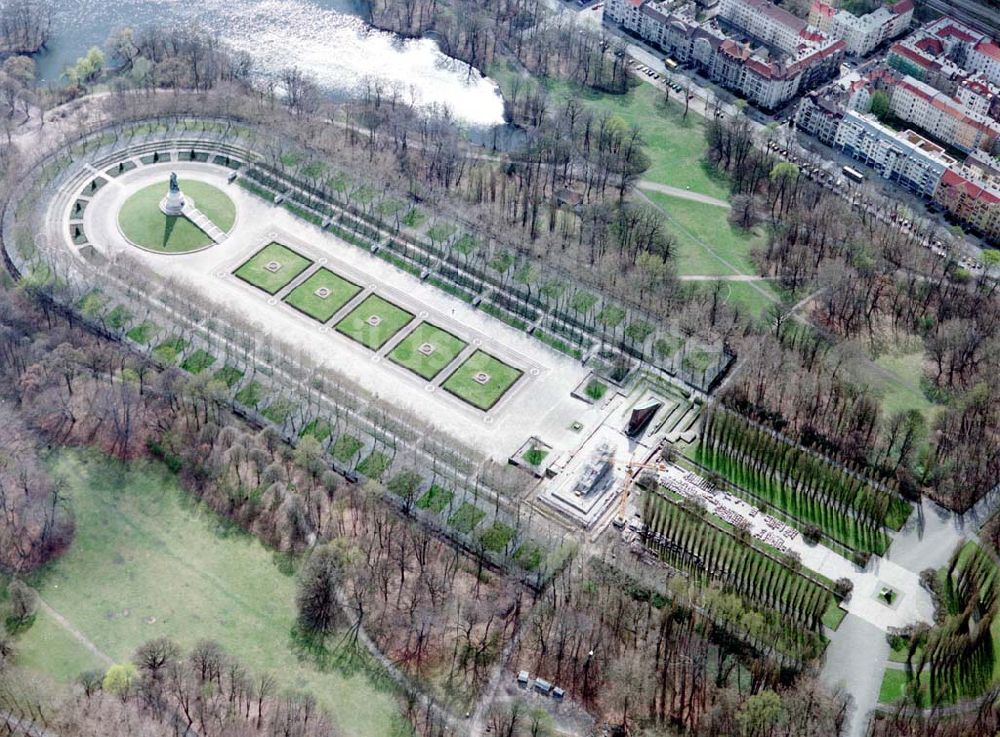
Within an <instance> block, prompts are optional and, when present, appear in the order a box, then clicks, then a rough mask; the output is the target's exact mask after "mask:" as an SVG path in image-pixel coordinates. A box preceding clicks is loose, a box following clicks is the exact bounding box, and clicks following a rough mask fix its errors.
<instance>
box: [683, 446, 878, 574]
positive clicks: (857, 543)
mask: <svg viewBox="0 0 1000 737" xmlns="http://www.w3.org/2000/svg"><path fill="white" fill-rule="evenodd" d="M693 457H694V460H695V461H697V462H698V463H700V464H702V465H703V466H705V467H707V468H710V469H711V470H713V471H715V472H716V473H719V474H721V475H722V476H723V477H724V478H726V479H728V480H729V481H731V482H733V484H735V485H736V486H737V487H743V488H745V489H747V490H748V491H750V492H751V493H753V494H754V495H756V496H757V497H758V498H759V499H760V500H763V501H766V502H768V503H769V504H773V505H774V506H775V507H776V508H778V509H779V510H781V511H783V512H786V513H788V514H789V515H791V516H792V517H795V518H796V519H799V520H802V521H804V522H807V523H809V522H811V523H813V524H815V525H817V526H818V527H819V528H820V529H821V530H822V531H823V534H824V535H827V536H829V537H830V539H831V540H833V541H835V542H838V543H840V544H841V545H845V546H847V547H848V548H851V549H853V550H860V551H866V550H867V551H871V552H873V553H875V554H876V555H881V554H882V553H884V552H885V551H886V548H888V545H889V539H888V537H887V536H886V534H885V532H883V531H878V532H875V533H872V532H870V531H868V530H867V529H865V528H864V526H863V525H860V524H859V523H858V520H857V519H855V518H854V517H852V516H850V515H849V514H845V513H841V512H838V511H837V510H834V509H832V508H831V507H829V506H828V505H825V504H822V503H820V502H819V500H815V499H813V500H808V499H806V500H804V499H801V498H800V497H799V495H797V494H795V493H793V492H792V490H791V489H789V488H788V487H787V486H786V485H785V484H783V483H781V482H779V481H771V482H769V483H766V484H761V483H758V482H757V480H756V475H755V474H754V473H752V472H751V470H750V468H749V467H748V466H747V465H746V464H745V463H741V462H739V461H737V460H735V459H733V458H728V457H726V456H723V455H721V454H719V453H712V452H711V451H708V450H706V449H705V448H704V447H703V446H701V445H698V446H696V447H695V450H694V456H693ZM734 491H739V489H738V488H736V489H734ZM750 501H754V500H753V499H751V500H750ZM758 503H759V502H758Z"/></svg>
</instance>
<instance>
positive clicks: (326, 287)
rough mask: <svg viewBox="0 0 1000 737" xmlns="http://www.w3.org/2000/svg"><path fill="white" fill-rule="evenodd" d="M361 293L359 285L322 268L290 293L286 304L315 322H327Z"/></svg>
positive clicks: (286, 298)
mask: <svg viewBox="0 0 1000 737" xmlns="http://www.w3.org/2000/svg"><path fill="white" fill-rule="evenodd" d="M360 291H361V287H359V286H358V285H357V284H354V283H352V282H349V281H347V279H344V278H342V277H340V276H338V275H337V274H335V273H333V272H332V271H330V270H329V269H327V268H321V269H319V270H317V271H316V273H314V274H313V275H312V276H310V277H309V278H308V279H306V280H305V281H304V282H302V283H301V284H299V286H297V287H295V289H293V290H292V291H291V292H289V293H288V296H287V297H285V302H287V303H288V304H290V305H291V306H292V307H294V308H295V309H297V310H299V311H300V312H303V313H305V314H306V315H309V317H311V318H313V319H314V320H319V321H320V322H326V321H327V320H329V319H330V318H331V317H333V316H334V315H335V314H336V312H337V310H339V309H340V308H341V307H343V306H344V305H346V304H347V303H348V302H350V301H351V300H352V299H353V298H354V296H355V295H356V294H357V293H358V292H360Z"/></svg>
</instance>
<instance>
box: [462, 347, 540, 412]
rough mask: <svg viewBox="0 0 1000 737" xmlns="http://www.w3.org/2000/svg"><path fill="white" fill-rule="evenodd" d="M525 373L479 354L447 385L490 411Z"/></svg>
mask: <svg viewBox="0 0 1000 737" xmlns="http://www.w3.org/2000/svg"><path fill="white" fill-rule="evenodd" d="M523 373H524V372H523V371H521V370H520V369H516V368H514V367H513V366H508V365H507V364H506V363H504V362H503V361H501V360H500V359H499V358H495V357H494V356H491V355H490V354H489V353H486V352H485V351H476V352H475V353H473V354H472V355H471V356H469V358H468V360H466V361H465V363H463V364H462V365H461V366H459V367H458V368H457V369H455V372H454V373H453V374H452V375H451V376H449V377H448V379H447V380H446V381H445V382H444V384H443V386H444V388H445V389H446V390H447V391H449V392H451V393H452V394H454V395H455V396H456V397H459V398H460V399H464V400H465V401H466V402H468V403H469V404H471V405H472V406H474V407H478V408H479V409H481V410H488V409H489V408H490V407H492V406H493V405H494V404H496V403H497V402H498V401H500V397H502V396H503V395H504V394H506V393H507V390H508V389H510V388H511V387H512V386H514V384H515V383H517V380H518V379H520V378H521V374H523Z"/></svg>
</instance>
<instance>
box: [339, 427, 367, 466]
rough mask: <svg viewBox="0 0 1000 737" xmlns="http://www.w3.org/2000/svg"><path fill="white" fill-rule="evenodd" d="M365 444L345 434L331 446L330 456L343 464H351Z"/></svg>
mask: <svg viewBox="0 0 1000 737" xmlns="http://www.w3.org/2000/svg"><path fill="white" fill-rule="evenodd" d="M363 447H365V444H364V443H362V442H361V441H360V440H358V439H357V438H356V437H354V436H353V435H348V434H347V433H344V434H343V435H341V436H340V437H339V438H337V440H336V441H335V442H334V444H333V445H331V446H330V455H332V456H333V457H334V458H335V459H337V460H338V461H340V462H341V463H350V462H351V461H352V460H354V456H356V455H357V454H358V451H359V450H361V449H362V448H363Z"/></svg>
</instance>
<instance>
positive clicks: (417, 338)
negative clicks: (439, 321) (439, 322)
mask: <svg viewBox="0 0 1000 737" xmlns="http://www.w3.org/2000/svg"><path fill="white" fill-rule="evenodd" d="M424 343H429V344H430V345H432V346H434V352H433V353H431V354H430V355H429V356H425V355H424V354H423V353H421V352H420V351H419V350H418V349H419V348H420V346H421V345H423V344H424ZM467 345H468V343H466V342H465V341H464V340H462V339H461V338H457V337H455V336H454V335H452V334H451V333H449V332H446V331H444V330H442V329H441V328H438V327H435V326H434V325H431V324H430V323H429V322H425V323H421V324H420V325H418V326H417V327H416V328H415V329H414V330H413V332H412V333H410V334H409V335H407V336H406V337H405V338H403V340H402V341H401V342H400V343H399V345H397V346H396V347H395V348H394V349H393V350H392V352H391V353H390V354H389V360H391V361H393V362H394V363H398V364H399V365H400V366H405V367H406V368H408V369H410V371H412V372H414V373H415V374H417V375H418V376H421V377H423V378H425V379H428V380H430V379H433V378H434V377H435V376H437V375H438V374H439V373H440V372H441V369H443V368H444V367H445V366H447V365H448V364H449V363H451V362H452V361H454V360H455V358H456V357H457V356H458V354H459V353H461V352H462V350H464V348H465V346H467Z"/></svg>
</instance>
